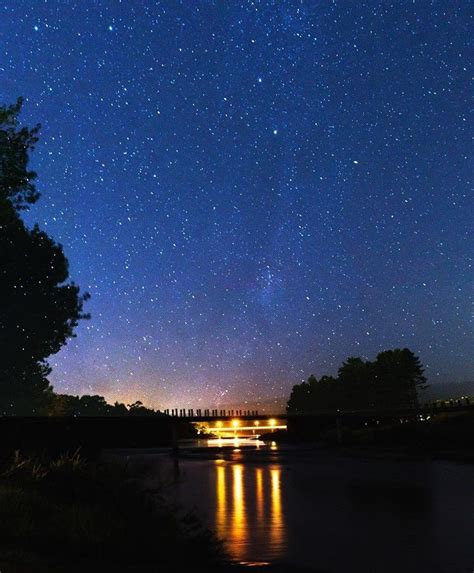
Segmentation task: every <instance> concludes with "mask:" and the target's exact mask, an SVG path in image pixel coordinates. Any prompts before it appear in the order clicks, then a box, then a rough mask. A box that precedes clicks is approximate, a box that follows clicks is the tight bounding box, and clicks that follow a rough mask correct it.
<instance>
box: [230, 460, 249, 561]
mask: <svg viewBox="0 0 474 573" xmlns="http://www.w3.org/2000/svg"><path fill="white" fill-rule="evenodd" d="M232 478H233V484H232V485H233V487H232V493H233V502H234V507H233V514H232V528H231V538H232V539H231V543H232V545H233V546H234V547H235V549H239V553H240V552H242V551H243V549H244V546H245V541H246V537H247V519H246V515H245V499H244V468H243V466H239V465H236V466H232ZM234 552H235V550H234ZM236 557H237V558H242V557H245V555H244V554H243V552H242V554H241V555H236Z"/></svg>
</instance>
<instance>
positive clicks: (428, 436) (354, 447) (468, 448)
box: [260, 411, 474, 463]
mask: <svg viewBox="0 0 474 573" xmlns="http://www.w3.org/2000/svg"><path fill="white" fill-rule="evenodd" d="M303 421H304V420H303ZM402 422H403V423H400V421H398V420H397V421H395V422H393V421H392V422H391V423H381V422H380V423H379V422H378V421H376V420H373V421H372V422H371V423H368V424H366V425H365V426H363V427H360V426H352V427H351V426H350V425H340V426H339V428H337V427H336V425H335V424H333V425H327V426H320V427H317V428H312V427H311V426H309V425H308V426H305V425H300V426H298V427H297V428H293V430H292V429H289V430H288V431H284V430H276V431H275V432H272V433H269V434H266V435H263V436H261V437H260V439H261V440H262V441H264V442H266V443H272V442H275V443H277V444H317V445H318V446H320V447H321V448H324V449H327V450H337V451H339V452H341V453H345V454H346V455H352V456H366V455H372V456H373V455H380V456H381V455H389V456H394V455H398V456H399V458H400V459H420V458H430V459H433V460H436V459H446V460H451V461H459V462H465V463H474V412H473V411H468V412H460V413H459V412H458V413H443V414H439V415H436V416H432V417H425V418H421V417H420V418H419V419H417V420H406V421H402Z"/></svg>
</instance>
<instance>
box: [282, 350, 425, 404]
mask: <svg viewBox="0 0 474 573" xmlns="http://www.w3.org/2000/svg"><path fill="white" fill-rule="evenodd" d="M424 388H426V378H425V377H424V375H423V368H422V367H421V363H420V360H419V358H418V357H417V356H415V354H413V352H412V351H411V350H409V349H408V348H404V349H403V350H401V349H399V348H396V349H394V350H386V351H384V352H380V353H379V354H378V355H377V358H376V360H375V361H373V362H370V361H366V362H365V361H364V360H362V359H361V358H355V357H351V358H348V359H347V360H346V361H345V362H344V363H343V364H342V366H341V367H340V368H339V371H338V377H337V378H336V379H335V378H332V377H331V376H323V377H322V378H321V379H320V380H319V381H318V380H317V379H316V378H315V377H314V376H313V375H311V376H310V377H309V378H308V382H303V383H302V384H296V385H295V386H293V389H292V391H291V395H290V399H289V400H288V405H287V411H288V412H289V413H293V414H301V413H307V412H317V411H323V410H371V409H390V408H392V409H396V408H402V409H406V408H416V407H417V406H418V391H419V390H423V389H424Z"/></svg>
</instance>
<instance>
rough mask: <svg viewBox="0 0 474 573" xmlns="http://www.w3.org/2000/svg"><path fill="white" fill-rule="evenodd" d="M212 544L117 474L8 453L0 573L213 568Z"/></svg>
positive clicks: (0, 492) (220, 558) (215, 546)
mask: <svg viewBox="0 0 474 573" xmlns="http://www.w3.org/2000/svg"><path fill="white" fill-rule="evenodd" d="M225 563H226V559H225V556H224V555H223V552H222V550H221V547H220V545H219V543H218V542H217V541H216V540H215V538H214V537H213V535H212V534H211V533H210V532H208V531H206V530H205V529H204V528H202V527H201V525H200V524H199V522H198V521H197V520H196V519H193V518H192V517H188V518H187V519H178V518H177V517H176V516H175V514H174V513H173V512H172V511H171V510H170V509H169V508H167V507H166V506H165V505H164V504H163V503H162V502H159V501H157V496H150V495H147V494H145V493H144V492H143V491H142V490H141V489H140V487H139V486H138V485H137V483H136V482H135V481H134V480H132V479H131V478H130V477H129V476H128V475H127V474H126V471H125V470H124V469H120V468H118V467H115V466H113V465H99V464H96V463H89V462H86V461H85V460H83V459H82V458H81V456H80V455H79V453H78V452H76V453H74V454H73V455H64V456H61V457H59V458H57V459H54V460H47V459H37V458H31V457H29V458H23V457H22V456H21V455H20V454H18V453H17V454H15V457H14V459H13V460H12V461H11V462H9V463H8V464H5V466H4V467H3V468H2V470H1V473H0V570H1V571H2V573H10V572H11V573H22V572H23V571H24V572H27V571H28V572H34V571H38V572H43V571H48V572H59V571H61V572H62V571H68V572H69V571H71V572H74V571H186V570H188V569H190V570H199V571H200V570H206V571H212V570H217V569H220V568H221V566H222V565H224V564H225Z"/></svg>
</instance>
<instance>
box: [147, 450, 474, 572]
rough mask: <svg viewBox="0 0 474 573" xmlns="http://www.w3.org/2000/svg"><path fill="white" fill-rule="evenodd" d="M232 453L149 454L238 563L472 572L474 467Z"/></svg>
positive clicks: (316, 454)
mask: <svg viewBox="0 0 474 573" xmlns="http://www.w3.org/2000/svg"><path fill="white" fill-rule="evenodd" d="M235 445H236V444H234V443H230V444H229V446H230V447H227V448H221V447H215V448H209V447H208V446H207V445H204V446H202V447H198V446H196V447H192V448H188V449H187V450H185V449H184V448H183V450H182V452H181V455H180V457H179V459H176V458H175V459H174V460H173V459H172V458H170V457H169V453H166V454H163V455H162V456H156V454H148V459H149V460H150V462H149V463H151V462H152V461H153V460H154V462H153V465H152V467H153V470H150V474H149V475H150V478H152V477H153V479H157V480H158V482H159V483H163V484H164V485H165V491H166V492H167V495H168V496H169V497H170V501H172V502H174V503H175V504H177V505H178V506H179V507H181V508H183V510H186V511H188V510H191V511H194V512H195V513H196V515H197V516H198V517H199V518H200V519H202V521H203V523H204V524H205V525H206V526H207V527H209V528H210V529H211V530H212V531H214V532H215V533H216V535H217V537H219V538H220V539H222V540H223V542H224V544H225V548H226V550H227V551H228V553H229V555H230V557H231V558H233V559H234V560H237V561H246V562H250V561H268V562H281V563H283V564H285V565H286V564H288V565H289V567H290V569H288V570H291V567H292V566H301V567H306V568H309V570H316V571H325V572H332V573H337V572H339V571H356V570H357V571H359V570H361V571H362V570H370V571H383V572H384V573H399V572H400V571H403V572H404V573H420V571H430V573H438V572H442V573H448V572H449V573H464V572H465V571H471V570H473V569H472V564H473V563H474V544H472V515H473V506H472V500H473V497H472V484H473V483H474V466H473V465H467V464H466V465H461V464H452V463H449V462H428V461H423V460H418V461H407V460H405V461H399V460H398V459H392V458H390V457H389V456H387V457H383V458H382V457H381V458H378V457H377V456H375V457H374V458H370V457H368V458H360V459H359V458H352V457H349V456H344V455H338V454H332V453H324V452H321V451H311V450H305V449H304V448H298V447H296V448H291V447H288V448H286V449H281V448H280V447H279V446H273V447H272V446H271V445H265V444H264V445H260V447H255V446H256V444H255V443H254V444H252V445H250V444H249V445H248V446H245V445H244V444H243V442H241V441H240V440H239V444H238V446H239V447H235ZM136 457H137V459H139V458H140V455H139V454H138V453H137V456H136ZM387 556H389V558H387ZM368 560H369V561H368ZM368 563H369V564H370V567H365V565H367V564H368Z"/></svg>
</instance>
